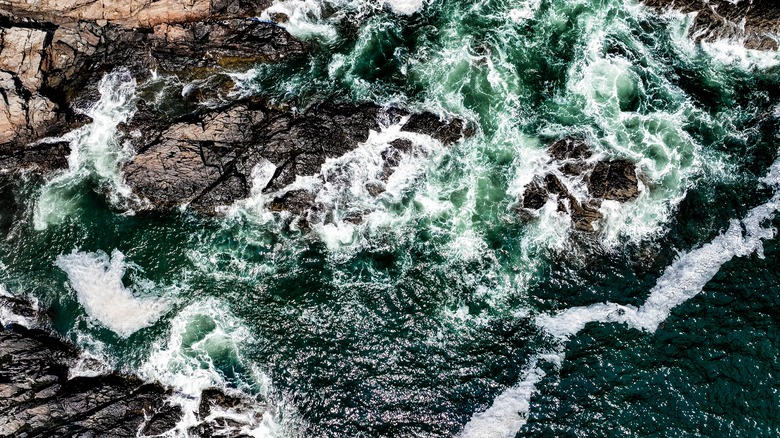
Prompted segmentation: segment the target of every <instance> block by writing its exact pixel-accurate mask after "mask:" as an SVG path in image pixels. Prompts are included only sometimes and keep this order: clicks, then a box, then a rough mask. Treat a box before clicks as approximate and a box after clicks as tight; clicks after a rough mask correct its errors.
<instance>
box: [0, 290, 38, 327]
mask: <svg viewBox="0 0 780 438" xmlns="http://www.w3.org/2000/svg"><path fill="white" fill-rule="evenodd" d="M0 296H4V297H8V298H11V299H13V298H15V297H14V295H13V294H11V293H10V292H8V290H7V289H6V287H5V285H4V284H0ZM25 299H26V300H27V301H29V303H30V307H31V308H32V309H33V310H34V311H35V312H36V313H37V312H38V310H39V309H38V299H37V298H35V297H32V296H30V297H26V298H25ZM0 323H3V324H19V325H21V326H24V327H29V328H33V327H36V326H37V325H38V321H36V320H35V319H30V318H28V317H26V316H23V315H19V314H18V313H15V312H14V311H13V310H12V309H10V308H9V307H8V306H0Z"/></svg>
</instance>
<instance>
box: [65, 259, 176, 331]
mask: <svg viewBox="0 0 780 438" xmlns="http://www.w3.org/2000/svg"><path fill="white" fill-rule="evenodd" d="M55 265H56V266H57V267H59V268H60V269H62V270H63V271H65V273H66V274H68V282H69V283H70V285H71V286H72V287H73V289H74V290H75V291H76V296H77V298H78V300H79V302H80V303H81V305H82V306H84V310H85V311H86V312H87V315H89V316H90V317H91V318H93V319H96V320H97V321H99V322H100V323H101V324H103V325H104V326H106V327H107V328H109V329H111V330H112V331H114V332H115V333H116V334H118V335H119V336H122V337H128V336H130V335H131V334H133V333H135V332H136V331H138V330H140V329H142V328H144V327H147V326H149V325H151V324H152V323H154V322H155V321H157V319H158V318H159V317H160V315H162V314H163V312H165V311H166V310H167V309H168V303H167V302H165V301H163V300H161V299H151V298H143V299H142V298H137V297H135V296H134V295H133V291H131V290H130V289H127V288H126V287H125V286H124V284H123V283H122V277H123V276H124V274H125V270H126V268H127V265H126V264H125V256H124V254H122V253H121V252H120V251H118V250H114V251H113V252H112V253H111V257H109V256H108V254H106V253H105V252H103V251H98V252H75V251H74V252H73V253H71V254H67V255H60V256H58V257H57V260H56V261H55ZM131 266H133V265H131Z"/></svg>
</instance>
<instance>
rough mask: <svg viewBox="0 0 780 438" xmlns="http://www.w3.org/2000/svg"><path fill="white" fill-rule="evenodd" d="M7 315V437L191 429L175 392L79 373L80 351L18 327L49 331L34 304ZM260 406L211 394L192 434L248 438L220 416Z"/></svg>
mask: <svg viewBox="0 0 780 438" xmlns="http://www.w3.org/2000/svg"><path fill="white" fill-rule="evenodd" d="M0 315H1V316H0V318H1V320H0V363H2V366H1V367H0V436H3V437H11V436H13V437H49V436H100V437H127V436H156V435H160V434H164V433H166V432H172V431H174V430H177V428H181V427H183V426H181V425H180V422H181V421H182V418H183V417H184V412H183V410H182V407H181V406H179V405H176V404H172V403H171V402H170V401H168V400H170V397H171V395H172V390H171V389H170V388H166V387H164V386H163V385H161V384H159V383H156V382H145V381H143V380H141V379H139V378H138V377H136V376H132V375H125V374H121V373H117V372H105V373H97V372H90V373H78V372H75V370H76V369H77V368H78V363H79V361H80V360H82V357H81V352H80V351H79V350H78V348H76V347H75V346H74V345H72V344H71V343H69V342H67V341H65V340H63V339H61V338H59V337H58V336H55V335H52V334H51V333H50V331H48V330H46V329H42V328H27V327H24V326H22V325H20V324H18V323H17V322H20V321H24V322H25V323H26V324H28V325H31V326H35V327H43V328H45V327H47V326H48V318H47V316H46V315H45V314H44V313H42V312H40V311H39V310H38V309H37V308H36V307H35V306H33V305H32V304H31V303H30V302H28V301H25V300H21V299H18V298H13V297H9V296H5V295H0ZM80 374H81V375H80ZM258 404H260V405H262V404H261V403H260V402H259V401H257V400H250V399H248V398H245V399H244V398H237V397H234V396H231V395H227V394H225V393H224V392H223V391H222V390H221V389H219V388H212V389H207V390H205V391H203V394H202V395H201V399H200V403H199V405H198V409H197V412H194V413H193V414H194V415H195V418H196V419H197V421H198V422H199V423H198V424H195V425H187V426H188V428H187V430H186V432H187V433H188V434H190V435H192V436H201V437H210V436H247V435H242V432H241V430H242V428H243V427H245V426H249V427H251V426H253V425H252V424H243V423H240V422H237V421H236V420H235V418H234V417H235V416H232V417H231V418H222V417H221V416H220V415H219V414H218V413H219V412H220V411H225V412H227V411H228V410H233V411H234V412H235V411H237V412H242V411H245V412H247V413H249V414H250V416H251V413H252V412H255V411H257V407H256V405H258ZM247 418H249V417H247ZM255 420H256V421H257V422H258V423H259V421H260V418H255ZM254 426H256V425H254ZM183 431H184V430H180V432H183Z"/></svg>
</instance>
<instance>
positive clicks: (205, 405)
mask: <svg viewBox="0 0 780 438" xmlns="http://www.w3.org/2000/svg"><path fill="white" fill-rule="evenodd" d="M244 403H246V400H245V399H243V398H238V397H232V396H229V395H227V394H225V393H224V392H222V390H220V389H217V388H210V389H206V390H204V391H203V393H202V394H201V396H200V406H199V407H198V415H200V418H206V417H208V416H209V415H210V414H211V411H212V409H213V408H214V407H215V406H216V407H218V408H220V409H222V410H225V409H235V408H237V407H240V406H241V405H243V404H244Z"/></svg>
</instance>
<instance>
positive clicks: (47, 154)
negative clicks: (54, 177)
mask: <svg viewBox="0 0 780 438" xmlns="http://www.w3.org/2000/svg"><path fill="white" fill-rule="evenodd" d="M68 154H70V144H69V143H68V142H66V141H56V142H50V143H47V142H39V143H31V144H27V145H24V146H12V145H9V144H8V143H6V144H0V172H9V171H12V172H19V171H26V170H34V171H39V172H41V173H49V172H51V171H53V170H57V169H67V168H68Z"/></svg>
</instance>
